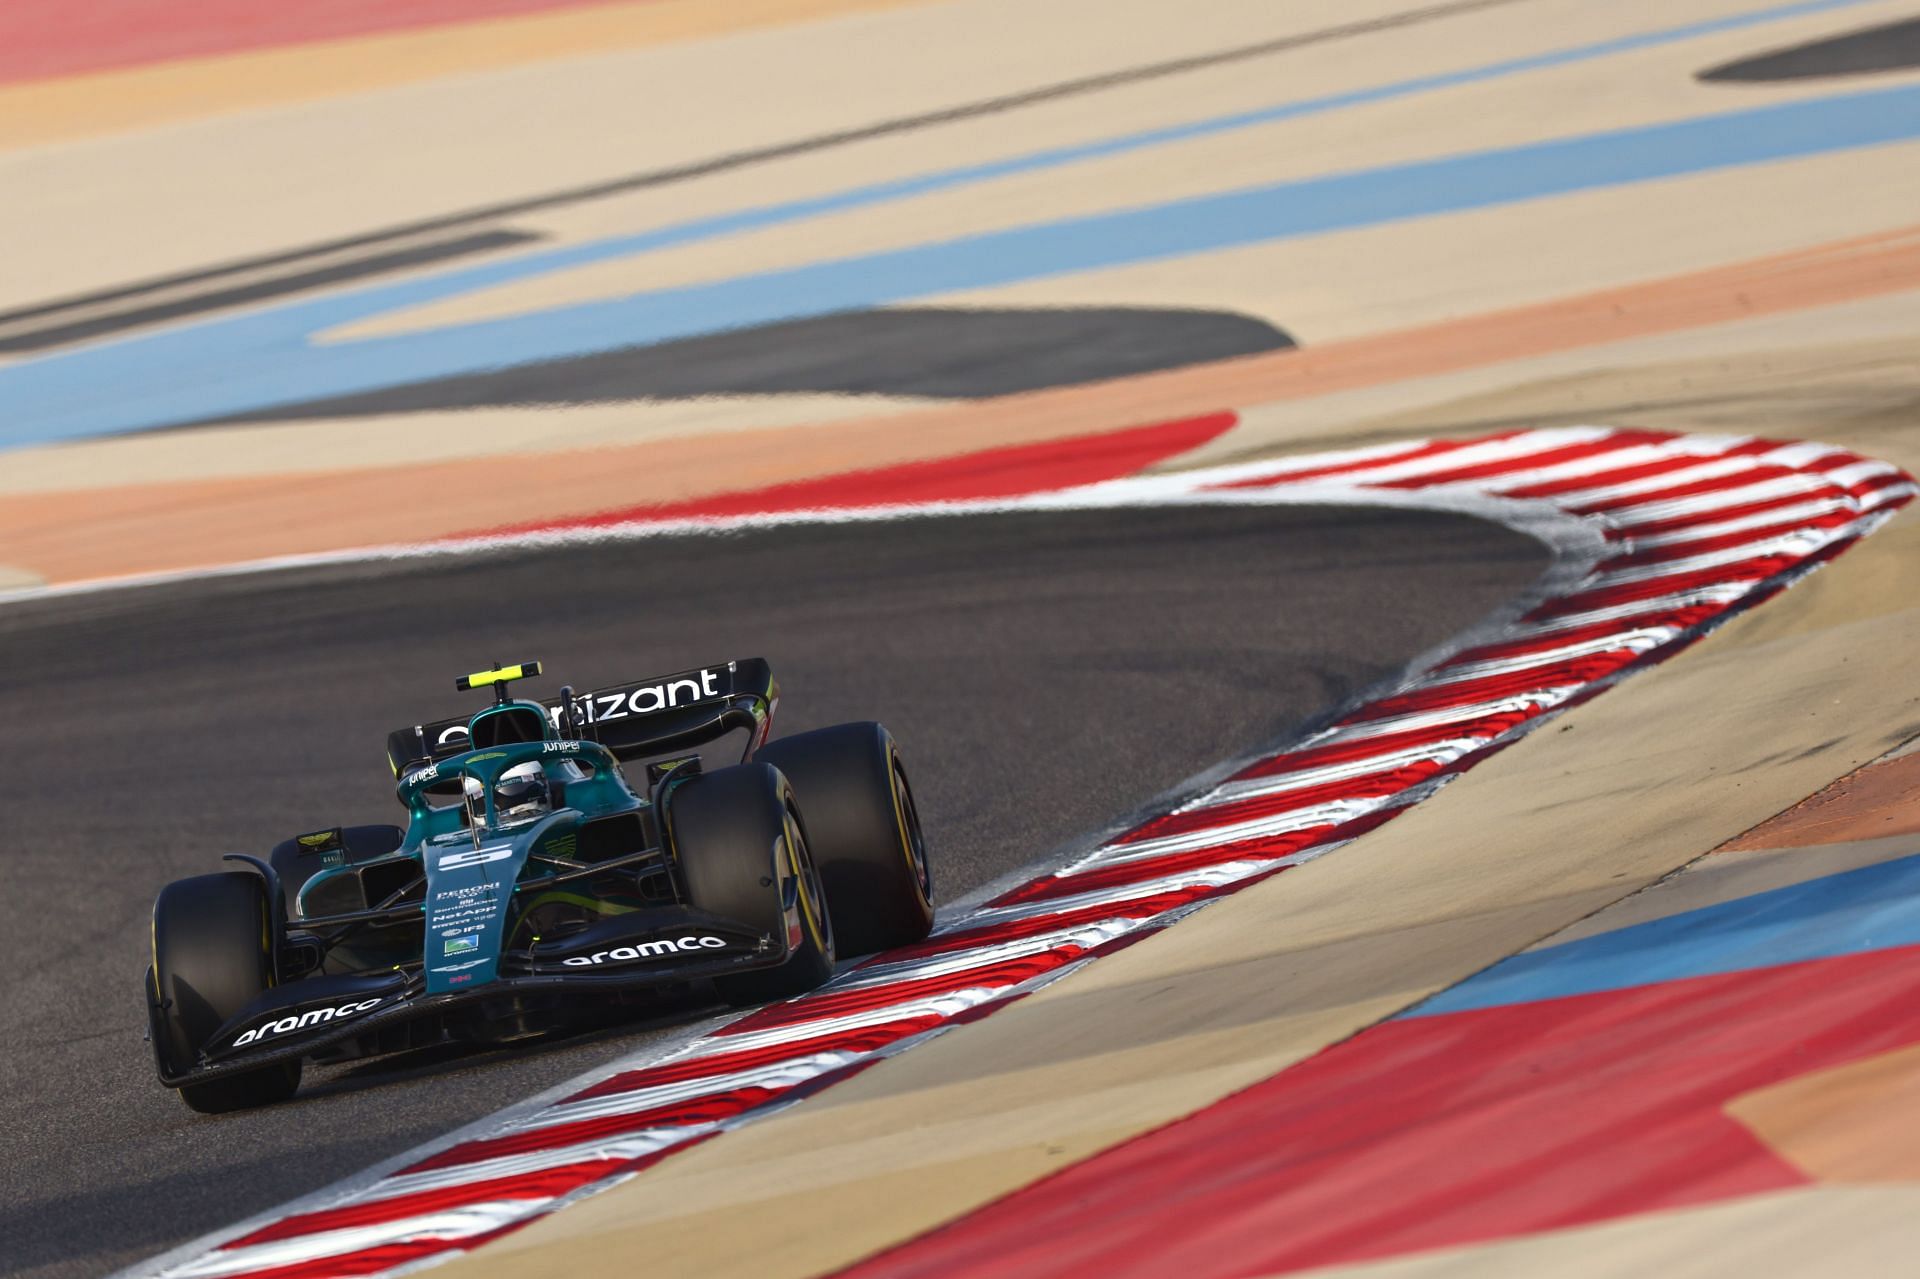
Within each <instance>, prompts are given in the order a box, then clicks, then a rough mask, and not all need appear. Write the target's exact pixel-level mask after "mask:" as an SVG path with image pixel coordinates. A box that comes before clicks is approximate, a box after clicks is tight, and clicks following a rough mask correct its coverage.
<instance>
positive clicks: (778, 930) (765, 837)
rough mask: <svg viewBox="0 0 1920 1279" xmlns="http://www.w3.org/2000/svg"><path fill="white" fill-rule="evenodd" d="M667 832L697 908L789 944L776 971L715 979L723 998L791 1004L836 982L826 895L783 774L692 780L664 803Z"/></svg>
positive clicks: (758, 771)
mask: <svg viewBox="0 0 1920 1279" xmlns="http://www.w3.org/2000/svg"><path fill="white" fill-rule="evenodd" d="M667 825H668V830H669V831H670V832H671V835H672V839H673V849H674V856H675V858H676V859H677V861H678V862H679V866H680V874H681V877H682V879H683V881H684V882H685V884H686V888H687V898H688V903H689V904H690V905H692V906H693V907H694V908H695V909H696V910H704V911H710V912H712V913H713V914H715V915H720V916H722V917H724V918H726V919H732V920H737V921H738V922H740V923H742V924H745V925H747V926H748V927H750V928H754V929H757V930H758V931H760V932H761V933H762V934H764V935H766V936H770V937H779V938H784V939H785V940H786V942H787V943H788V946H789V955H788V958H787V962H786V963H784V964H781V965H780V966H779V967H777V968H763V969H757V970H755V971H752V972H745V973H735V974H731V975H728V976H725V977H716V978H714V982H713V984H714V989H715V990H717V991H718V992H719V994H720V997H721V998H722V999H724V1000H726V1001H727V1002H728V1003H730V1004H741V1005H744V1004H760V1003H765V1002H767V1001H768V1000H773V999H786V998H788V997H790V996H793V995H799V994H804V993H805V992H807V991H809V990H812V989H814V988H815V987H816V986H819V985H820V984H821V983H822V982H824V981H826V980H827V978H829V977H831V976H833V961H834V932H833V925H832V922H831V921H830V919H829V917H828V914H827V900H826V895H825V894H824V893H823V892H822V891H821V885H820V875H819V872H818V871H817V870H816V869H815V868H814V861H813V855H812V852H811V850H810V848H809V845H808V843H807V836H806V830H805V828H804V827H803V826H802V825H801V821H800V809H799V807H798V806H797V805H796V804H795V802H794V794H793V787H792V786H791V785H790V784H789V783H788V781H787V779H786V778H784V777H782V776H781V775H780V773H779V770H777V769H774V768H772V767H769V766H768V765H766V764H761V763H752V764H739V765H736V766H734V767H732V768H722V769H716V770H715V771H713V772H711V773H702V774H700V775H698V776H696V777H693V778H690V779H688V780H687V781H685V782H682V783H680V784H679V785H677V786H675V787H674V788H673V791H672V793H671V794H670V795H669V797H668V799H667ZM788 885H792V893H793V905H792V911H791V913H789V909H788V905H787V901H786V895H787V891H788V888H787V886H788ZM796 933H797V936H795V934H796Z"/></svg>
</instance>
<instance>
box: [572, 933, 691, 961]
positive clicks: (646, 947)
mask: <svg viewBox="0 0 1920 1279" xmlns="http://www.w3.org/2000/svg"><path fill="white" fill-rule="evenodd" d="M726 948H727V943H726V942H724V941H722V940H721V939H720V938H718V937H675V938H673V939H672V940H670V941H643V942H638V943H636V944H635V945H632V946H615V947H614V948H613V949H612V950H596V951H595V952H594V953H593V954H591V955H575V956H573V957H572V958H570V959H563V960H561V961H560V962H561V963H563V964H566V965H567V966H568V967H570V968H591V967H593V966H594V965H595V964H608V963H612V964H619V963H627V962H630V961H632V960H635V959H657V958H658V957H659V956H661V955H672V954H675V953H676V952H679V951H683V950H725V949H726Z"/></svg>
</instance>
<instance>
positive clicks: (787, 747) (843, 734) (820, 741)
mask: <svg viewBox="0 0 1920 1279" xmlns="http://www.w3.org/2000/svg"><path fill="white" fill-rule="evenodd" d="M754 759H756V760H757V761H759V762H761V763H766V764H772V765H773V766H774V767H776V768H778V769H779V770H780V771H781V772H782V773H784V774H786V776H787V779H788V780H789V781H790V782H792V783H793V791H794V795H795V797H796V798H797V799H798V800H799V801H800V811H801V813H803V814H804V815H805V816H806V822H807V835H808V836H809V838H810V839H811V840H812V846H813V856H814V861H815V862H816V863H817V864H818V865H819V867H820V879H821V882H822V883H823V884H825V885H826V890H827V906H828V909H829V911H830V913H831V914H832V916H833V928H834V935H835V937H837V938H838V939H839V943H840V953H841V954H843V955H865V954H870V953H872V952H874V951H877V950H891V949H892V948H894V947H896V946H910V945H912V944H913V943H915V942H917V941H920V940H921V939H922V938H924V937H925V936H926V935H927V934H928V933H929V932H930V931H932V929H933V878H932V872H931V871H930V869H929V867H928V865H927V850H926V840H925V838H924V836H923V835H922V834H921V831H920V815H919V813H918V811H917V810H916V809H915V808H914V804H913V790H912V788H911V787H910V786H908V784H907V771H906V769H905V767H904V766H902V764H901V763H900V748H899V746H898V745H896V744H895V742H894V740H893V735H892V734H891V733H889V732H887V730H886V729H885V728H884V727H883V726H881V725H879V724H875V723H871V722H869V723H857V724H836V725H834V726H833V727H831V728H819V729H815V730H813V731H812V732H809V733H796V734H795V735H793V736H792V737H783V738H781V739H780V740H779V741H777V742H771V743H769V744H768V745H766V746H764V747H762V748H761V749H760V750H759V751H758V752H757V753H755V755H754Z"/></svg>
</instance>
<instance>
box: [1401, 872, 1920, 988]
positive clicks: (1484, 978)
mask: <svg viewBox="0 0 1920 1279" xmlns="http://www.w3.org/2000/svg"><path fill="white" fill-rule="evenodd" d="M1915 945H1920V855H1916V856H1912V857H1902V858H1900V859H1898V860H1896V861H1890V862H1882V863H1880V864H1878V865H1875V866H1865V867H1862V868H1861V869H1859V870H1850V871H1846V872H1844V873H1843V874H1839V875H1829V876H1827V877H1826V878H1824V879H1815V880H1809V881H1808V882H1806V883H1804V884H1792V885H1789V886H1788V887H1786V888H1776V889H1773V890H1772V891H1770V892H1765V893H1757V894H1755V895H1753V896H1751V897H1741V898H1737V899H1735V900H1733V901H1730V902H1722V903H1720V904H1719V905H1715V906H1704V907H1701V908H1700V909H1699V910H1690V911H1686V912H1685V913H1683V914H1679V915H1670V916H1668V917H1667V918H1665V919H1655V920H1650V921H1648V922H1647V923H1644V924H1634V925H1632V926H1631V927H1628V928H1622V929H1618V930H1616V931H1614V932H1610V933H1600V934H1598V935H1596V936H1593V937H1583V938H1581V939H1580V940H1579V941H1570V942H1565V943H1563V944H1561V945H1558V946H1548V947H1545V948H1543V949H1541V950H1533V951H1528V952H1526V953H1525V954H1521V955H1515V956H1513V957H1512V958H1510V959H1505V960H1502V961H1501V962H1499V963H1498V964H1495V965H1494V966H1493V967H1492V968H1489V969H1487V970H1486V971H1485V972H1483V973H1481V974H1479V975H1478V976H1476V977H1470V978H1468V979H1467V980H1466V981H1464V982H1462V983H1461V984H1460V985H1458V986H1455V987H1454V988H1453V989H1451V990H1447V991H1443V992H1441V993H1440V994H1438V995H1436V996H1434V997H1433V998H1432V999H1430V1000H1428V1001H1427V1002H1426V1003H1424V1004H1421V1005H1420V1006H1419V1007H1417V1008H1414V1009H1411V1010H1410V1011H1408V1012H1406V1013H1404V1014H1402V1016H1405V1017H1439V1016H1444V1015H1445V1014H1447V1013H1459V1012H1468V1011H1471V1010H1473V1009H1478V1008H1500V1007H1506V1006H1509V1005H1513V1004H1530V1003H1537V1002H1538V1001H1540V1000H1543V999H1560V998H1564V997H1566V996H1569V995H1593V994H1598V993H1600V992H1602V991H1609V990H1628V989H1631V988H1633V987H1636V986H1651V985H1654V984H1656V983H1659V982H1668V981H1680V980H1683V979H1685V978H1688V977H1710V976H1713V975H1714V974H1716V973H1730V972H1741V971H1746V970H1752V969H1759V968H1777V967H1779V966H1781V965H1784V964H1798V963H1805V962H1806V961H1808V960H1812V959H1827V958H1831V957H1833V956H1836V955H1857V954H1861V953H1863V952H1866V951H1873V950H1887V949H1890V948H1892V947H1895V946H1915Z"/></svg>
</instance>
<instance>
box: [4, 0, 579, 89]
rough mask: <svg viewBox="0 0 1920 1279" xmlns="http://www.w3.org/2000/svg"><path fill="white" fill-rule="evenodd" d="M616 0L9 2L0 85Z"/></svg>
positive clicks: (155, 0) (151, 0)
mask: <svg viewBox="0 0 1920 1279" xmlns="http://www.w3.org/2000/svg"><path fill="white" fill-rule="evenodd" d="M614 2H615V0H325V2H324V3H317V2H315V0H307V3H292V2H290V0H85V3H82V4H76V3H73V0H7V2H6V3H5V4H0V84H6V83H9V82H12V81H19V80H39V79H46V78H49V77H52V76H64V75H77V74H80V73H83V72H89V71H109V70H115V69H118V68H122V67H133V66H140V65H143V64H146V63H153V62H169V61H173V60H176V59H180V58H201V57H208V56H211V55H213V54H221V53H240V52H243V51H245V50H249V49H265V48H270V47H273V46H276V45H297V44H308V43H311V42H312V41H315V40H338V39H343V38H346V37H350V36H362V35H373V34H376V33H379V32H383V31H403V30H409V29H413V28H418V27H433V26H444V25H446V24H449V23H458V22H476V21H479V20H480V19H482V18H502V17H510V16H512V15H515V14H522V13H537V12H539V11H540V10H542V9H577V8H586V7H590V6H594V5H601V4H611V3H614Z"/></svg>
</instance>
